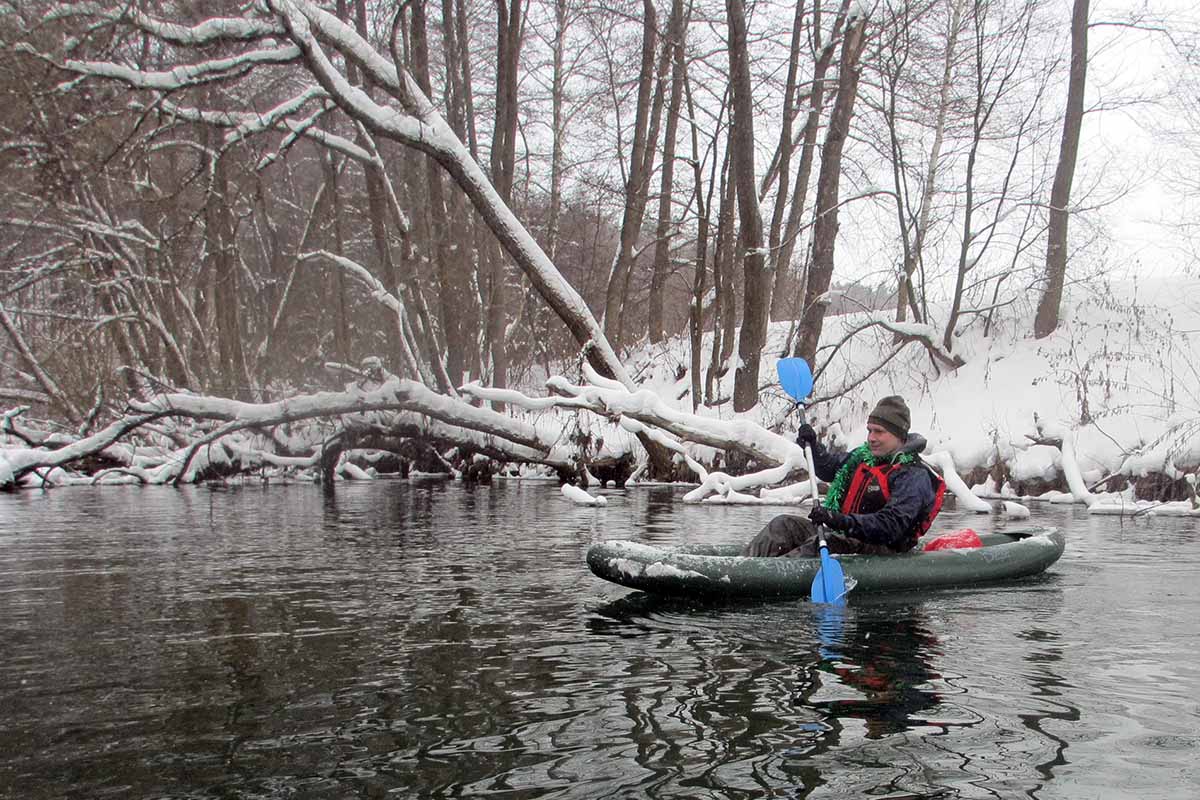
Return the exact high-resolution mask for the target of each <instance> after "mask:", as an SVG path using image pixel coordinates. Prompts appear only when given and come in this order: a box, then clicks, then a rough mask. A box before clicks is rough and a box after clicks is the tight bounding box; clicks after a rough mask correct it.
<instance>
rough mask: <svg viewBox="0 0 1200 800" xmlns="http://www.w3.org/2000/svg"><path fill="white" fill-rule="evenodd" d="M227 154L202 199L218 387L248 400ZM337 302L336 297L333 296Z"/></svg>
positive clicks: (219, 159)
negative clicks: (215, 330) (212, 308)
mask: <svg viewBox="0 0 1200 800" xmlns="http://www.w3.org/2000/svg"><path fill="white" fill-rule="evenodd" d="M227 158H228V156H217V157H216V162H215V163H214V164H213V184H212V187H211V189H210V190H209V192H208V196H207V197H206V198H205V202H204V231H205V234H204V235H205V238H206V239H207V243H206V250H207V258H208V260H209V262H210V264H211V269H210V272H209V274H210V276H211V278H212V287H213V305H214V311H215V314H216V321H217V354H218V361H219V364H218V368H217V386H218V387H219V390H220V392H221V393H222V394H224V395H225V396H226V397H233V398H236V399H238V400H250V399H251V395H250V387H249V378H248V376H247V374H246V359H245V355H244V354H243V352H242V329H241V318H240V314H239V313H238V312H239V308H240V302H241V293H240V292H239V291H238V283H239V281H238V259H237V246H236V243H235V242H234V236H235V233H236V230H237V228H236V224H235V222H234V218H233V208H232V205H233V194H232V188H231V186H230V183H229V175H228V165H227V163H226V161H227ZM335 302H336V298H335Z"/></svg>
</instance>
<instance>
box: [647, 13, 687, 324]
mask: <svg viewBox="0 0 1200 800" xmlns="http://www.w3.org/2000/svg"><path fill="white" fill-rule="evenodd" d="M683 15H684V10H683V0H673V2H672V4H671V19H670V21H669V22H668V23H667V41H666V43H665V45H664V51H665V53H669V54H670V55H671V63H672V69H671V99H670V100H669V101H668V103H667V128H666V132H665V133H664V135H663V155H662V159H663V168H662V184H661V188H660V190H659V195H658V229H657V231H656V234H655V239H654V272H653V274H652V275H651V278H650V302H649V304H648V308H649V310H648V312H647V321H646V324H647V329H648V334H649V338H650V341H651V342H652V343H654V344H657V343H659V342H661V341H662V340H663V335H664V329H663V290H664V288H665V286H666V283H667V276H668V275H669V274H670V273H671V192H672V190H673V189H674V185H675V138H676V135H677V133H678V130H679V108H680V105H681V104H682V102H683V72H684V61H683V39H684V35H685V31H686V26H687V21H686V20H685V19H684V16H683Z"/></svg>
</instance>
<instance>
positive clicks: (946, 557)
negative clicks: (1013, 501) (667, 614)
mask: <svg viewBox="0 0 1200 800" xmlns="http://www.w3.org/2000/svg"><path fill="white" fill-rule="evenodd" d="M979 538H980V540H981V541H982V543H983V546H982V547H975V548H969V549H959V550H935V551H932V552H924V551H922V550H919V549H918V550H913V551H912V552H909V553H905V554H903V555H898V556H859V555H852V556H836V558H837V559H838V561H839V562H840V563H841V565H842V568H843V570H844V571H845V573H846V582H847V584H848V585H849V586H851V587H852V589H853V591H855V592H887V591H899V590H904V589H927V588H934V587H940V586H966V585H971V584H977V583H990V582H993V581H1002V580H1009V579H1011V578H1023V577H1025V576H1027V575H1036V574H1038V573H1039V572H1042V571H1043V570H1045V569H1046V568H1047V567H1049V566H1050V565H1051V564H1053V563H1054V562H1055V561H1057V560H1058V559H1059V556H1061V555H1062V553H1063V548H1064V547H1065V546H1066V539H1065V537H1064V536H1063V533H1062V531H1060V530H1059V529H1057V528H1030V529H1025V530H1019V531H1017V530H1014V531H1005V532H1003V533H984V534H981V535H980V537H979ZM741 547H742V546H741V545H740V544H735V545H693V546H688V547H677V548H670V549H664V548H661V547H652V546H650V545H644V544H638V543H637V542H628V541H608V542H599V543H597V544H594V545H592V546H591V547H590V548H588V553H587V563H588V566H589V567H590V568H591V570H592V572H594V573H596V575H598V576H600V577H601V578H604V579H605V580H608V581H612V582H613V583H619V584H621V585H622V586H628V587H629V588H631V589H641V590H642V591H644V592H652V593H657V594H685V595H725V596H729V597H808V593H809V587H811V586H812V580H813V576H815V575H816V573H817V568H818V567H819V566H820V563H821V562H820V559H817V558H745V557H743V556H740V555H738V553H739V552H740V551H741Z"/></svg>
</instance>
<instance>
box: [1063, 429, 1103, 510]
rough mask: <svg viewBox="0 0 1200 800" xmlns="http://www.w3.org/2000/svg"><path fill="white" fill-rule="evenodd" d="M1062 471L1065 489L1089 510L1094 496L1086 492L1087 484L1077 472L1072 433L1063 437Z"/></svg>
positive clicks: (1077, 465)
mask: <svg viewBox="0 0 1200 800" xmlns="http://www.w3.org/2000/svg"><path fill="white" fill-rule="evenodd" d="M1062 470H1063V477H1064V478H1066V479H1067V488H1068V489H1070V490H1071V495H1072V496H1073V497H1074V498H1075V502H1077V503H1083V504H1084V505H1085V506H1087V507H1088V508H1089V510H1090V509H1091V507H1092V506H1093V505H1095V504H1096V496H1095V495H1093V494H1092V493H1091V491H1089V490H1088V488H1087V483H1085V482H1084V480H1083V474H1082V473H1081V472H1080V471H1079V462H1078V461H1077V460H1076V459H1075V436H1074V433H1069V434H1067V435H1066V436H1064V437H1063V441H1062Z"/></svg>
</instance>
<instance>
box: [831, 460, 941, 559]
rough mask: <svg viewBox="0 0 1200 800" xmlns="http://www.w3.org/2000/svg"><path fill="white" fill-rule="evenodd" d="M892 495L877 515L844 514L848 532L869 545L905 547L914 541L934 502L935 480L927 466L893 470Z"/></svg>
mask: <svg viewBox="0 0 1200 800" xmlns="http://www.w3.org/2000/svg"><path fill="white" fill-rule="evenodd" d="M889 483H890V488H891V497H890V498H889V499H888V502H887V505H885V506H884V507H883V508H881V509H880V510H879V511H876V512H875V513H873V514H841V515H839V516H841V517H844V518H845V522H844V524H846V525H848V527H847V528H846V529H845V531H846V533H848V534H850V535H851V536H853V537H854V538H856V539H862V540H863V541H864V542H867V543H868V544H877V545H883V546H885V547H889V548H891V549H893V550H904V549H905V548H906V547H907V546H908V543H909V542H910V541H911V540H912V537H913V532H914V531H915V530H916V529H917V526H918V524H919V523H920V521H921V518H922V516H923V515H924V514H925V513H926V511H927V509H929V508H930V507H931V506H932V505H933V483H932V481H930V479H929V473H928V472H926V471H925V470H924V469H904V470H897V471H896V472H894V473H892V476H891V479H890V482H889Z"/></svg>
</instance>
